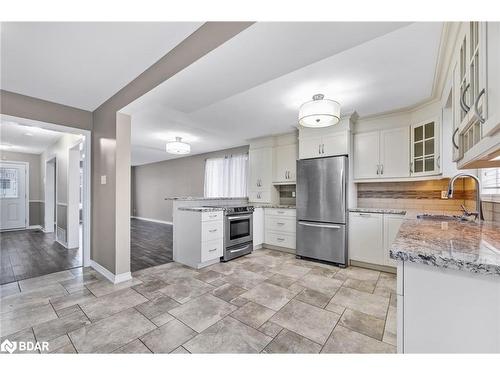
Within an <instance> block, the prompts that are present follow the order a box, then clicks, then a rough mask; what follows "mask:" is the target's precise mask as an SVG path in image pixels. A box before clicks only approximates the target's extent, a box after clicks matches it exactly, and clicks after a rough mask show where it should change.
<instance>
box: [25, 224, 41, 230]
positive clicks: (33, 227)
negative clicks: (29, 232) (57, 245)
mask: <svg viewBox="0 0 500 375" xmlns="http://www.w3.org/2000/svg"><path fill="white" fill-rule="evenodd" d="M28 229H40V230H43V228H42V226H41V225H30V226H29V227H28Z"/></svg>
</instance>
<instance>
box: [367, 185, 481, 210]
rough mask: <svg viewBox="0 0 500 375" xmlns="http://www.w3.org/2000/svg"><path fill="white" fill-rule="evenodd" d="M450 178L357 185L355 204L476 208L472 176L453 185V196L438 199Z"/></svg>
mask: <svg viewBox="0 0 500 375" xmlns="http://www.w3.org/2000/svg"><path fill="white" fill-rule="evenodd" d="M448 181H449V179H447V178H445V179H440V180H426V181H410V182H377V183H362V184H358V207H366V208H399V209H407V210H418V211H423V212H426V211H441V212H443V213H445V212H446V213H450V212H457V211H460V205H461V204H464V205H465V206H466V207H467V208H469V209H474V208H475V201H474V199H475V198H474V197H475V186H474V183H473V181H472V180H471V179H463V180H462V181H457V182H456V184H455V192H454V196H453V199H441V191H446V190H448Z"/></svg>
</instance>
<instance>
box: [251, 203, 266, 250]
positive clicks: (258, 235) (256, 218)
mask: <svg viewBox="0 0 500 375" xmlns="http://www.w3.org/2000/svg"><path fill="white" fill-rule="evenodd" d="M263 243H264V209H263V208H262V207H256V208H255V210H254V212H253V248H254V249H259V248H261V247H262V244H263Z"/></svg>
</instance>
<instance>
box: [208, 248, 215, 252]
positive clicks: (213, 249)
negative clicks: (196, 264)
mask: <svg viewBox="0 0 500 375" xmlns="http://www.w3.org/2000/svg"><path fill="white" fill-rule="evenodd" d="M216 250H217V248H215V249H210V250H208V251H209V252H212V251H216Z"/></svg>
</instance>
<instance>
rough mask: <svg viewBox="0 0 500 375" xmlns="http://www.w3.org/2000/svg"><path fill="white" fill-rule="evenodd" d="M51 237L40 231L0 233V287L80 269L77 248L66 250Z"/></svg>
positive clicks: (52, 235)
mask: <svg viewBox="0 0 500 375" xmlns="http://www.w3.org/2000/svg"><path fill="white" fill-rule="evenodd" d="M54 238H55V234H54V233H43V232H42V231H41V230H21V231H13V232H2V233H0V284H6V283H10V282H12V281H18V280H23V279H28V278H31V277H36V276H42V275H47V274H49V273H53V272H58V271H64V270H67V269H70V268H75V267H81V266H82V252H81V251H80V249H66V248H65V247H64V246H62V245H61V244H59V243H58V242H55V241H54Z"/></svg>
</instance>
